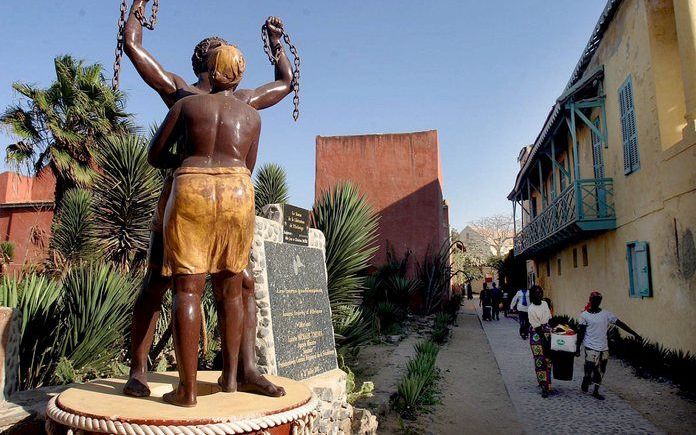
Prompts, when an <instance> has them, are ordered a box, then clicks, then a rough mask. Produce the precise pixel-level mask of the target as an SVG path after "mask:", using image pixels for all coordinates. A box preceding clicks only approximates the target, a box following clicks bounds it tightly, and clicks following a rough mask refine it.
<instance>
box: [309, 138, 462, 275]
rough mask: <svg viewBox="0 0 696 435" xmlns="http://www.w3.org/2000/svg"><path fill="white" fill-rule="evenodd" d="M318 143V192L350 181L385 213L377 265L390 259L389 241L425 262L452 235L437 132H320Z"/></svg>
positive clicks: (316, 186)
mask: <svg viewBox="0 0 696 435" xmlns="http://www.w3.org/2000/svg"><path fill="white" fill-rule="evenodd" d="M316 145H317V154H316V182H315V196H316V197H317V198H318V197H319V196H320V195H321V193H322V192H323V191H327V190H330V189H331V188H332V187H334V186H335V185H336V184H337V183H339V182H341V181H350V182H352V183H354V184H355V185H357V186H358V187H359V188H360V191H361V192H362V193H363V194H365V196H366V198H367V200H368V201H369V203H370V204H371V205H372V206H373V207H374V209H375V211H377V212H378V213H379V214H380V216H381V220H380V223H379V236H378V244H379V251H378V252H377V254H376V256H375V258H374V260H373V264H374V265H380V264H382V263H384V261H385V260H386V247H387V243H390V244H391V245H393V246H394V249H395V251H396V253H397V254H398V255H403V254H404V252H406V250H411V251H413V255H414V258H415V259H417V260H418V261H422V259H423V257H424V255H425V253H426V251H427V249H428V246H432V247H433V249H435V250H438V249H440V247H441V246H442V245H443V244H444V243H445V241H447V240H449V212H448V208H447V203H446V202H445V201H444V200H443V197H442V169H441V166H440V149H439V144H438V138H437V131H435V130H431V131H424V132H417V133H396V134H370V135H361V136H333V137H322V136H317V143H316Z"/></svg>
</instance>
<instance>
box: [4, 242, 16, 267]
mask: <svg viewBox="0 0 696 435" xmlns="http://www.w3.org/2000/svg"><path fill="white" fill-rule="evenodd" d="M14 252H15V247H14V244H13V243H12V242H9V241H4V242H0V263H1V264H8V263H11V262H12V260H13V259H14Z"/></svg>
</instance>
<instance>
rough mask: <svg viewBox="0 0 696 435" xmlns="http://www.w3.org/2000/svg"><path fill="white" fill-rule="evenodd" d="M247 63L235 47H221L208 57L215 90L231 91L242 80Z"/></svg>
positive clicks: (211, 79) (209, 70)
mask: <svg viewBox="0 0 696 435" xmlns="http://www.w3.org/2000/svg"><path fill="white" fill-rule="evenodd" d="M245 68H246V61H245V60H244V56H242V52H241V51H239V49H238V48H237V47H236V46H234V45H221V46H220V47H217V48H216V49H214V50H213V51H212V52H211V53H210V55H209V56H208V72H209V74H210V81H211V83H212V84H213V86H214V87H215V88H218V89H224V90H227V89H231V88H233V87H235V86H236V85H237V84H239V82H240V81H241V80H242V75H243V74H244V69H245Z"/></svg>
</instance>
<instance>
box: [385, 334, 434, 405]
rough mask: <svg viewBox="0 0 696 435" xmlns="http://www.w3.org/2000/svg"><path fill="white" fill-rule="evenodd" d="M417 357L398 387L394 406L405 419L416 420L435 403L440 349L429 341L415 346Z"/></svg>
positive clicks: (412, 360) (408, 365) (408, 363)
mask: <svg viewBox="0 0 696 435" xmlns="http://www.w3.org/2000/svg"><path fill="white" fill-rule="evenodd" d="M414 349H415V350H416V355H415V356H414V357H413V358H412V359H411V360H409V361H408V362H407V364H406V373H405V375H404V377H403V378H402V379H401V381H399V383H398V385H397V396H396V399H395V401H394V402H393V406H394V408H395V409H397V410H398V411H399V412H400V414H401V416H402V417H404V418H415V417H416V414H417V412H418V410H419V409H422V408H423V407H426V406H429V405H431V404H433V403H435V400H434V399H433V396H434V395H435V389H436V384H437V379H438V372H437V368H436V366H435V363H436V361H437V354H438V352H439V347H438V346H437V345H436V344H435V343H433V342H429V341H424V342H420V343H418V344H417V345H416V346H414Z"/></svg>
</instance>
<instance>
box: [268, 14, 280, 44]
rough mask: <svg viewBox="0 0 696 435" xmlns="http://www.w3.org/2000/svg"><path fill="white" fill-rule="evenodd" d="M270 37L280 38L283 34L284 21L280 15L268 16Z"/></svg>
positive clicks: (273, 38)
mask: <svg viewBox="0 0 696 435" xmlns="http://www.w3.org/2000/svg"><path fill="white" fill-rule="evenodd" d="M266 28H267V29H268V37H269V38H270V39H272V40H279V39H280V37H281V36H283V22H282V21H281V20H280V18H278V17H268V19H267V20H266Z"/></svg>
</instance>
